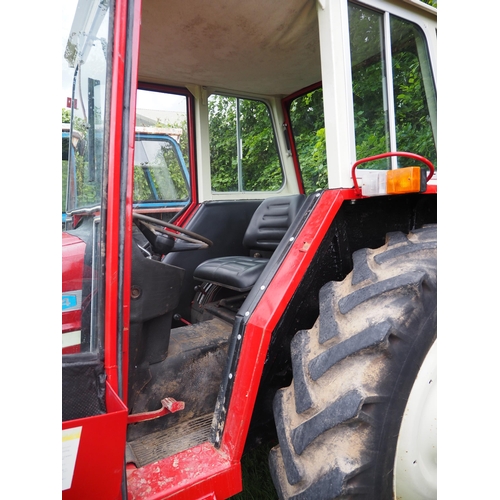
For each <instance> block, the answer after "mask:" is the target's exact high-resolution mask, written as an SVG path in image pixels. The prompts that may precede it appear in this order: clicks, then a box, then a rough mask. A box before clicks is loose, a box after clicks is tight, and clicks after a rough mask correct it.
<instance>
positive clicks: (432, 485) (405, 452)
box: [394, 341, 437, 500]
mask: <svg viewBox="0 0 500 500" xmlns="http://www.w3.org/2000/svg"><path fill="white" fill-rule="evenodd" d="M394 468H395V472H394V491H395V496H394V498H395V499H396V500H424V499H436V498H437V341H435V342H434V344H433V345H432V346H431V348H430V350H429V352H428V353H427V356H426V358H425V360H424V362H423V364H422V366H421V368H420V370H419V373H418V375H417V378H416V379H415V383H414V384H413V387H412V390H411V393H410V397H409V398H408V403H407V405H406V408H405V411H404V414H403V420H402V422H401V428H400V432H399V438H398V444H397V449H396V460H395V464H394Z"/></svg>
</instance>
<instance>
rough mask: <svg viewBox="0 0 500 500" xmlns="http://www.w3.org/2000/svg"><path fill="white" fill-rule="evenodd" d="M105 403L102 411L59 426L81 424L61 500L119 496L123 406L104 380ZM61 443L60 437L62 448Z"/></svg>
mask: <svg viewBox="0 0 500 500" xmlns="http://www.w3.org/2000/svg"><path fill="white" fill-rule="evenodd" d="M106 407H107V413H106V414H105V415H98V416H95V417H88V418H80V419H76V420H69V421H67V422H63V424H62V429H63V430H69V429H78V428H80V427H81V434H80V438H79V444H78V450H77V454H76V463H75V467H74V473H73V474H72V482H71V488H69V489H66V490H64V491H63V492H62V498H63V500H82V499H84V498H88V499H90V498H103V499H104V498H105V499H109V500H113V499H118V498H120V484H121V480H122V471H123V462H124V458H123V457H124V453H125V434H126V429H127V408H126V406H125V405H124V404H123V403H122V402H121V401H120V399H119V398H118V396H117V395H116V393H115V392H114V391H113V390H112V388H111V386H110V385H109V384H106ZM64 445H65V443H64V440H63V450H64ZM63 463H65V462H64V453H63ZM69 473H70V472H68V474H69ZM63 476H64V474H63Z"/></svg>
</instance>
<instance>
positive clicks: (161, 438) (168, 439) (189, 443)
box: [127, 413, 213, 467]
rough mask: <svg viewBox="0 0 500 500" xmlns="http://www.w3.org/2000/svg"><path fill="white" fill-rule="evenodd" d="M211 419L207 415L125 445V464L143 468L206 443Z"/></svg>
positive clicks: (211, 417) (210, 415) (210, 414)
mask: <svg viewBox="0 0 500 500" xmlns="http://www.w3.org/2000/svg"><path fill="white" fill-rule="evenodd" d="M212 419H213V413H209V414H208V415H202V416H201V417H198V418H195V419H193V420H189V421H188V422H184V423H181V424H178V425H176V426H173V427H171V428H169V429H166V430H163V431H159V432H155V433H153V434H149V435H147V436H144V437H142V438H140V439H136V440H134V441H130V442H129V443H127V463H134V464H135V465H136V467H143V466H144V465H147V464H151V463H153V462H157V461H158V460H161V459H162V458H165V457H168V456H171V455H174V454H175V453H179V452H180V451H184V450H187V449H188V448H192V447H193V446H196V445H198V444H201V443H204V442H206V441H208V440H209V438H210V428H211V425H212Z"/></svg>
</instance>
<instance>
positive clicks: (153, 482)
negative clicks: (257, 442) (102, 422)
mask: <svg viewBox="0 0 500 500" xmlns="http://www.w3.org/2000/svg"><path fill="white" fill-rule="evenodd" d="M127 475H128V481H127V483H128V498H129V500H138V499H142V500H143V499H145V498H147V499H148V500H160V499H167V498H168V499H176V500H182V499H186V500H195V499H202V498H213V496H214V495H215V498H220V499H222V498H229V497H231V496H233V495H235V494H236V493H238V492H239V491H241V489H242V482H241V467H240V464H239V463H238V462H232V461H231V460H230V459H229V457H228V456H227V455H225V454H223V453H221V452H220V451H218V450H216V449H215V448H214V447H213V446H212V445H211V444H209V443H203V444H201V445H199V446H196V447H194V448H191V449H189V450H186V451H183V452H181V453H178V454H177V455H173V456H171V457H168V458H165V459H164V460H160V461H159V462H156V463H153V464H150V465H147V466H145V467H141V468H140V469H132V470H130V469H129V470H128V471H127Z"/></svg>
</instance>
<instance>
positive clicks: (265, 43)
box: [62, 0, 437, 500]
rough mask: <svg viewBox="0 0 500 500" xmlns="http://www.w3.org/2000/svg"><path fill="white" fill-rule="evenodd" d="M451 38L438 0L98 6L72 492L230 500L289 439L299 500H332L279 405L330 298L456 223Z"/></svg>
mask: <svg viewBox="0 0 500 500" xmlns="http://www.w3.org/2000/svg"><path fill="white" fill-rule="evenodd" d="M435 24H436V9H434V8H433V7H430V6H428V5H427V4H425V3H423V2H420V1H416V0H415V1H411V2H408V1H402V0H401V1H400V0H394V1H385V0H366V1H362V2H358V1H356V2H354V1H353V2H351V1H347V0H340V1H337V0H335V1H334V0H318V1H315V0H287V1H282V2H272V3H269V2H265V1H260V0H259V1H253V2H236V3H235V2H228V1H214V2H206V1H203V0H193V1H188V2H186V1H180V0H171V1H169V2H163V1H160V0H104V1H103V0H95V1H94V0H92V1H89V0H79V1H78V2H76V1H75V11H74V18H73V21H72V25H71V29H70V32H69V34H68V39H67V44H66V49H65V53H64V61H63V64H64V65H65V67H67V68H71V71H72V72H73V78H72V87H71V89H70V90H69V92H70V93H71V97H70V99H68V102H69V103H70V106H71V107H70V113H71V120H70V123H69V124H67V126H63V145H64V144H65V143H64V141H65V140H66V141H67V152H66V153H64V152H63V176H66V178H67V183H66V186H67V187H66V190H65V192H64V193H63V197H65V199H66V204H65V211H64V215H65V216H66V218H67V219H66V223H65V226H64V230H63V235H62V239H63V253H62V259H63V275H62V283H63V292H62V295H63V297H62V302H63V309H62V323H63V327H62V339H63V349H62V374H63V376H62V384H63V385H62V398H63V405H62V413H63V415H62V420H63V498H65V499H70V498H109V499H112V498H113V499H114V498H116V499H118V498H122V499H125V498H128V499H138V498H141V499H143V498H151V499H153V498H154V499H160V498H189V499H191V498H193V499H198V498H199V499H202V498H212V499H215V498H217V499H222V498H229V497H230V496H232V495H234V494H236V493H238V492H239V491H240V490H241V488H242V482H241V481H242V479H241V457H242V455H243V453H244V452H246V451H247V450H250V449H252V448H253V447H255V446H256V445H258V444H261V443H278V441H279V442H280V443H281V450H284V451H279V453H280V455H279V457H281V456H283V459H282V458H278V459H276V460H277V461H275V462H273V463H274V464H275V465H274V466H272V470H271V472H272V474H273V480H274V483H275V485H276V488H277V490H278V491H279V494H280V495H281V497H283V498H291V497H293V496H294V495H296V494H297V495H298V496H299V497H300V495H302V494H303V495H304V496H303V498H311V499H313V498H314V499H315V500H316V499H317V498H323V497H325V496H324V493H325V491H326V490H325V487H326V486H324V485H326V484H327V483H328V481H330V479H328V478H330V477H331V476H328V477H327V479H324V478H323V479H318V478H316V479H310V478H307V477H302V476H300V473H301V470H302V469H301V466H297V465H296V463H295V462H294V460H295V458H292V455H293V454H292V455H291V454H290V453H288V451H286V450H285V447H284V445H283V442H284V441H287V440H288V441H287V442H291V441H290V439H292V441H293V438H289V436H290V432H291V431H290V429H288V428H285V427H286V425H288V424H286V425H285V424H283V423H281V424H280V423H279V422H280V421H282V419H281V417H280V416H279V415H278V414H279V413H280V411H281V410H279V408H278V406H277V403H273V400H276V398H275V395H276V394H278V392H279V391H280V389H281V388H283V387H286V386H290V385H291V384H293V383H294V382H293V380H298V378H297V377H296V375H295V369H296V367H297V366H298V365H300V364H301V363H302V361H301V360H302V359H303V358H302V357H300V356H302V354H301V355H300V356H299V355H298V354H297V353H296V351H295V350H294V349H295V348H294V345H296V344H297V342H298V341H297V340H295V339H296V338H298V337H296V336H295V335H296V334H297V336H300V335H302V334H300V335H299V334H298V333H297V332H299V333H300V332H304V331H313V330H314V329H315V328H316V326H315V325H317V324H319V323H320V320H319V319H318V317H319V316H320V312H321V311H323V308H324V307H326V306H325V300H326V299H325V297H326V296H327V295H325V294H326V292H325V291H324V290H326V288H325V287H329V286H331V285H329V283H333V282H342V281H343V280H344V279H347V278H346V277H347V276H350V273H351V272H353V267H355V266H358V265H359V262H360V260H359V256H360V255H361V254H362V253H363V252H365V253H364V254H363V255H365V254H366V255H368V253H367V251H365V250H363V249H367V248H370V249H371V248H377V247H379V246H381V245H383V244H384V243H385V242H386V235H387V234H396V233H397V234H399V233H401V234H403V233H404V234H408V233H409V232H410V231H412V230H414V229H420V228H427V226H429V225H432V224H435V223H436V194H437V186H436V184H437V174H436V170H437V165H436V160H437V153H436V151H437V149H436V144H437V140H436V85H435V83H436V81H435V71H436V70H435V46H436V30H435ZM70 138H71V140H70ZM426 231H427V229H426ZM426 234H427V233H426ZM394 238H395V239H394ZM394 238H393V240H391V241H394V242H395V243H394V244H395V245H396V247H398V248H399V247H401V246H402V245H403V244H405V245H406V242H407V240H406V239H404V238H403V237H399V236H398V237H394ZM398 238H399V239H398ZM410 238H412V237H410ZM412 241H413V240H412ZM430 246H431V247H432V244H430ZM405 248H406V247H405ZM419 248H420V247H419ZM425 248H426V249H427V247H425ZM356 252H357V253H356ZM353 255H356V257H354V256H353ZM370 266H371V265H370ZM370 266H368V265H366V266H365V267H363V268H362V271H361V273H358V271H356V279H355V280H354V282H356V283H357V281H356V280H358V281H359V283H365V284H366V280H370V279H372V276H375V274H373V273H372V271H371V267H370ZM349 279H350V278H349ZM373 279H374V278H373ZM408 286H409V285H408ZM328 297H330V295H328ZM382 309H384V308H382ZM332 314H333V313H332ZM326 316H327V317H328V318H330V316H332V315H331V314H330V316H328V313H327V314H326ZM321 317H323V318H324V317H325V316H324V315H323V316H321ZM321 321H323V320H321ZM328 321H330V319H329V320H328ZM331 321H333V319H332V320H331ZM323 324H324V321H323ZM353 324H354V322H353ZM360 324H361V323H360ZM333 336H334V334H333V333H332V334H331V338H333ZM331 338H330V337H325V338H324V339H323V341H322V344H323V343H325V342H326V344H325V345H326V346H329V345H330V344H329V342H330V340H331ZM373 342H375V341H373ZM373 342H372V344H373ZM380 342H382V340H381V341H380ZM384 342H385V340H384ZM372 344H370V343H367V345H366V347H367V348H368V347H370V346H371V345H372ZM373 345H374V344H373ZM308 349H309V348H308V347H307V346H304V350H303V351H301V352H310V350H309V351H308ZM325 356H326V357H328V355H325ZM332 356H333V357H335V356H336V355H332ZM328 362H330V361H328ZM304 366H305V365H304ZM299 378H300V377H299ZM304 380H305V379H304ZM296 383H297V386H296V387H299V386H300V384H301V383H302V382H301V381H300V380H299V381H298V382H296ZM297 390H298V389H297ZM408 390H409V389H408ZM300 394H301V398H302V395H303V394H302V393H300ZM353 394H354V392H353ZM356 394H358V393H356ZM313 399H314V398H311V405H312V400H313ZM306 400H307V397H306V396H304V399H303V404H302V403H297V404H298V407H300V405H301V404H302V407H303V409H302V410H301V411H300V412H299V413H303V412H304V411H305V412H306V414H307V415H310V416H311V417H313V414H314V411H313V410H311V409H310V408H312V406H311V407H307V404H306ZM304 405H305V406H304ZM307 412H309V413H307ZM356 415H357V414H356ZM349 418H350V417H349ZM352 418H354V417H352ZM280 419H281V420H280ZM285 420H286V419H285ZM330 420H331V419H330ZM347 420H348V419H347ZM289 423H290V422H289ZM292 424H293V422H291V423H290V425H291V426H292V427H294V425H292ZM311 425H312V424H311ZM316 432H317V430H312V431H310V436H309V437H308V438H307V439H309V438H310V437H311V436H312V435H313V434H315V433H316ZM318 432H319V431H318ZM396 434H397V433H396ZM297 439H299V438H297ZM311 439H312V438H311ZM304 446H307V445H304ZM296 449H299V445H297V447H296ZM309 451H310V449H308V451H307V453H309ZM294 453H295V452H294ZM301 453H302V452H297V454H298V455H300V454H301ZM281 454H283V455H281ZM272 460H274V459H272ZM352 463H354V461H353V462H352ZM276 464H278V465H276ZM279 464H283V465H279ZM362 469H363V466H362V464H361V465H359V470H362ZM285 470H286V472H283V471H285ZM325 470H326V469H325ZM333 470H336V469H333ZM356 470H358V469H356ZM280 471H281V472H280ZM316 472H317V473H318V474H320V472H318V471H316ZM330 473H331V471H329V472H328V474H330ZM332 474H333V473H332ZM335 474H336V472H335ZM391 474H392V472H391ZM285 475H286V477H287V478H288V479H286V480H284V479H283V478H284V477H285ZM382 475H384V476H386V475H385V474H381V476H382ZM347 476H349V477H351V474H350V473H349V474H346V477H347ZM299 477H300V478H301V479H300V480H299V479H298V478H299ZM311 477H312V476H311ZM335 477H336V476H335ZM377 477H378V476H377ZM390 477H392V476H390ZM339 478H340V476H339ZM283 481H285V482H283ZM287 481H288V483H289V486H286V488H285V486H283V485H284V484H285V483H287ZM325 481H326V482H325ZM339 481H340V482H341V483H342V484H344V479H343V476H342V479H339ZM345 481H347V479H346V480H345ZM414 482H417V481H414ZM431 482H432V481H431ZM288 483H287V484H288ZM328 484H330V483H328ZM339 484H340V483H339ZM280 485H281V486H280ZM318 485H319V486H318ZM321 485H323V486H321ZM339 487H340V486H339ZM342 487H346V488H348V487H349V486H345V485H344V486H342ZM384 487H385V486H384ZM432 487H433V486H432V485H431V488H432ZM287 488H288V489H287ZM377 488H379V487H378V486H377ZM339 491H340V490H339ZM343 491H344V490H343ZM374 491H375V490H374ZM377 491H378V490H377ZM398 491H401V490H398ZM325 498H326V497H325ZM380 498H382V496H381V497H380Z"/></svg>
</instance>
